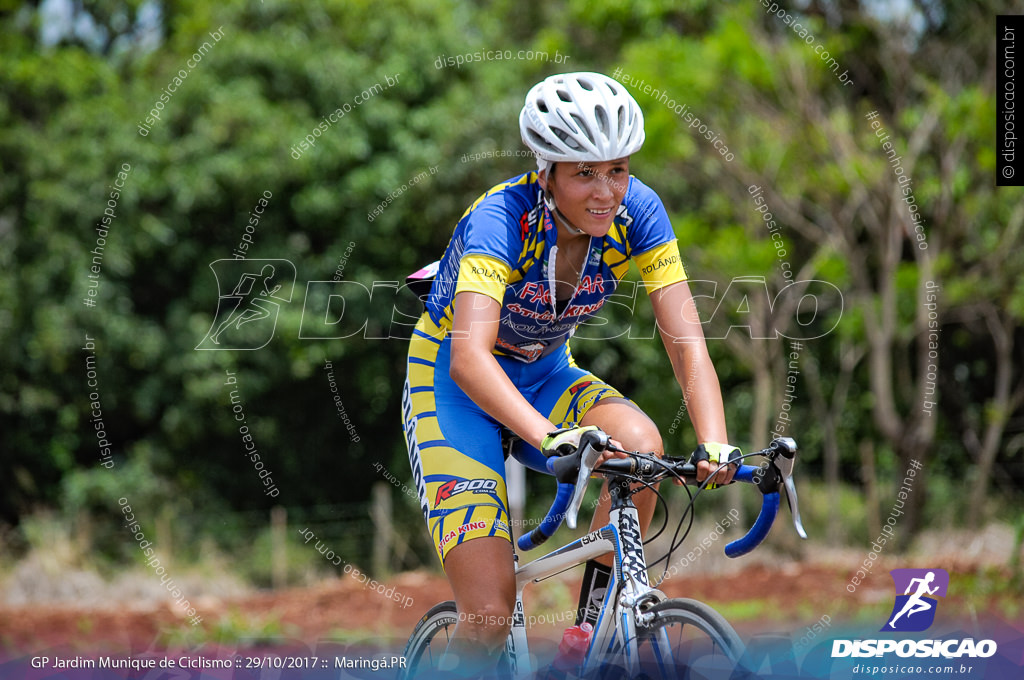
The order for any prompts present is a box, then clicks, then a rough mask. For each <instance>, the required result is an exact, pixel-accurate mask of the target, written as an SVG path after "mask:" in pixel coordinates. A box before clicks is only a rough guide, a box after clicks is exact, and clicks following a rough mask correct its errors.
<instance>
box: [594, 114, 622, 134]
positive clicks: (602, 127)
mask: <svg viewBox="0 0 1024 680" xmlns="http://www.w3.org/2000/svg"><path fill="white" fill-rule="evenodd" d="M594 117H595V118H596V119H597V129H598V131H600V133H601V134H602V135H604V137H605V138H606V139H610V138H611V137H612V126H611V123H610V122H609V120H608V112H607V111H605V109H604V107H603V106H598V107H597V108H595V109H594ZM621 134H622V126H621V125H620V126H619V131H618V134H617V135H616V137H618V136H620V135H621Z"/></svg>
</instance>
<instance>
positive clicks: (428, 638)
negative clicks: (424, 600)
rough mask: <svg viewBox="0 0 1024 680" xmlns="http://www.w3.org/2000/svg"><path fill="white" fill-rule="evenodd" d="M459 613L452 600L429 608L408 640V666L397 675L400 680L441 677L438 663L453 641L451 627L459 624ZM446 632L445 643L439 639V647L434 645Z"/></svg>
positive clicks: (406, 655)
mask: <svg viewBox="0 0 1024 680" xmlns="http://www.w3.org/2000/svg"><path fill="white" fill-rule="evenodd" d="M458 620H459V614H458V610H457V609H456V608H455V602H454V601H453V600H447V601H445V602H439V603H438V604H435V605H434V606H433V607H431V608H430V611H428V612H427V613H426V614H424V615H423V618H421V619H420V620H419V622H418V623H417V624H416V627H415V628H413V631H412V635H410V636H409V642H407V643H406V645H405V650H404V651H403V652H402V655H403V657H404V658H405V668H404V669H403V670H402V671H401V672H400V673H399V674H398V679H399V680H408V679H409V678H416V677H419V678H435V677H439V676H440V671H439V670H438V669H437V663H438V661H440V660H441V656H442V655H443V654H444V651H445V649H446V648H447V647H448V642H449V641H450V640H451V633H452V630H453V629H454V628H455V624H456V623H458ZM442 632H443V633H444V639H443V642H442V641H441V640H439V641H438V642H439V643H440V646H439V647H437V648H433V647H432V646H431V643H433V642H434V638H436V637H437V636H438V634H439V633H442Z"/></svg>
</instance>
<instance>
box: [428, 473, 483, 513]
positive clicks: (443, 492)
mask: <svg viewBox="0 0 1024 680" xmlns="http://www.w3.org/2000/svg"><path fill="white" fill-rule="evenodd" d="M497 488H498V482H497V480H494V479H462V478H459V477H457V478H455V479H449V480H448V481H447V482H445V483H444V484H442V485H441V486H440V487H439V488H438V490H437V496H435V497H434V507H437V506H438V505H440V503H441V501H444V500H448V499H449V498H451V497H452V496H456V495H458V494H460V493H462V492H463V491H472V492H474V493H484V492H487V491H494V490H495V489H497Z"/></svg>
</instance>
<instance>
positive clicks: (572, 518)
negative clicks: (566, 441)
mask: <svg viewBox="0 0 1024 680" xmlns="http://www.w3.org/2000/svg"><path fill="white" fill-rule="evenodd" d="M590 439H595V440H596V441H595V442H594V443H596V444H597V445H598V446H600V449H598V448H597V447H595V446H594V445H592V444H591V442H590V441H589V440H590ZM610 441H611V437H609V436H608V435H607V434H605V433H604V432H602V431H600V430H597V431H592V432H587V433H585V434H584V435H583V437H581V438H580V446H584V447H585V448H584V449H583V455H582V456H580V473H579V476H578V477H577V478H576V490H575V491H573V495H572V503H570V504H569V508H568V509H567V510H566V511H565V523H566V524H567V525H569V528H570V529H575V528H576V519H577V518H578V517H579V512H580V507H581V506H582V505H583V495H584V493H585V492H586V490H587V482H588V481H590V474H591V473H592V472H593V471H594V468H595V467H596V466H597V460H598V458H600V457H601V452H602V451H604V450H605V449H606V448H607V447H608V444H609V442H610Z"/></svg>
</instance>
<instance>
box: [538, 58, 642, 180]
mask: <svg viewBox="0 0 1024 680" xmlns="http://www.w3.org/2000/svg"><path fill="white" fill-rule="evenodd" d="M519 131H520V132H521V133H522V136H523V143H525V144H526V146H528V147H529V148H530V150H532V151H533V152H534V154H536V156H537V158H538V160H539V161H546V162H565V161H570V162H571V161H592V162H602V161H611V160H615V159H617V158H622V157H624V156H629V155H630V154H633V153H635V152H636V151H639V150H640V147H641V146H643V144H644V115H643V113H642V112H641V111H640V106H639V105H638V104H637V103H636V100H635V99H633V96H632V95H630V94H629V92H627V91H626V88H625V86H623V85H622V84H621V83H619V82H618V81H617V80H613V79H612V78H609V77H608V76H606V75H603V74H601V73H590V72H579V73H563V74H560V75H554V76H550V77H548V78H546V79H544V80H543V81H541V82H539V83H537V84H536V85H534V86H533V87H532V88H531V89H530V91H529V92H528V93H527V95H526V104H525V105H524V106H523V110H522V112H520V114H519ZM545 165H546V163H545Z"/></svg>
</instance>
